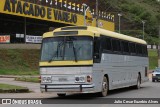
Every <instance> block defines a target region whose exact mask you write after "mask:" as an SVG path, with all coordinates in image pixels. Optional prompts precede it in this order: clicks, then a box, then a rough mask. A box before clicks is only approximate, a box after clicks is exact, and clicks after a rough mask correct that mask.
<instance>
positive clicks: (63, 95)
mask: <svg viewBox="0 0 160 107" xmlns="http://www.w3.org/2000/svg"><path fill="white" fill-rule="evenodd" d="M57 95H58V97H65V96H66V93H58V94H57Z"/></svg>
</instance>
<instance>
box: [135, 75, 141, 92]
mask: <svg viewBox="0 0 160 107" xmlns="http://www.w3.org/2000/svg"><path fill="white" fill-rule="evenodd" d="M134 88H135V89H140V88H141V77H140V74H139V75H138V78H137V85H135V86H134Z"/></svg>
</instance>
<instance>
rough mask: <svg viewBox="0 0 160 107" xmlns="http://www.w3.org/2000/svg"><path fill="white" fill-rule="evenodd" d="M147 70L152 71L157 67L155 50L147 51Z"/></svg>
mask: <svg viewBox="0 0 160 107" xmlns="http://www.w3.org/2000/svg"><path fill="white" fill-rule="evenodd" d="M148 55H149V69H154V68H155V67H157V66H158V54H157V50H149V51H148Z"/></svg>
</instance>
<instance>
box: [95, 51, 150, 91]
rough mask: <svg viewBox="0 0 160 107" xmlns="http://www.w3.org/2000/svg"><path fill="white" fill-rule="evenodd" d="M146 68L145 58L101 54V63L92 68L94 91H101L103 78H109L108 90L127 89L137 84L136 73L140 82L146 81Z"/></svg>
mask: <svg viewBox="0 0 160 107" xmlns="http://www.w3.org/2000/svg"><path fill="white" fill-rule="evenodd" d="M146 66H148V58H147V57H139V56H129V55H117V54H106V53H104V54H102V58H101V62H100V63H96V64H94V66H93V80H94V83H95V86H96V87H95V89H96V90H98V91H101V88H102V87H101V85H102V80H103V76H104V75H105V74H107V75H108V77H109V89H110V90H111V89H116V88H122V87H128V86H132V85H136V84H137V78H138V72H140V73H141V79H142V81H144V80H146V79H147V77H146V76H145V67H146Z"/></svg>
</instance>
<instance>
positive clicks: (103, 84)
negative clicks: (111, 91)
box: [99, 76, 108, 97]
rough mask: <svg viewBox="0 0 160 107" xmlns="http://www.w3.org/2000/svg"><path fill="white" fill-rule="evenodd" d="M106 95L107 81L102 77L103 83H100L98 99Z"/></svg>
mask: <svg viewBox="0 0 160 107" xmlns="http://www.w3.org/2000/svg"><path fill="white" fill-rule="evenodd" d="M107 94H108V80H107V77H105V76H104V77H103V82H102V91H101V92H100V93H99V96H100V97H106V96H107Z"/></svg>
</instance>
